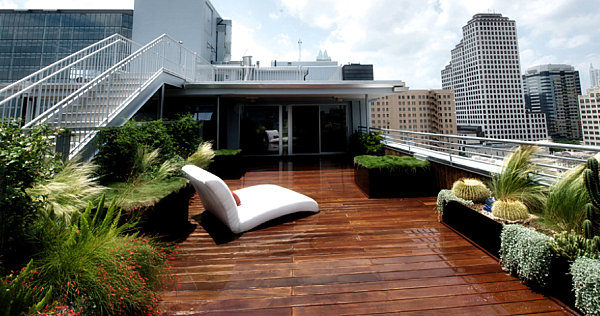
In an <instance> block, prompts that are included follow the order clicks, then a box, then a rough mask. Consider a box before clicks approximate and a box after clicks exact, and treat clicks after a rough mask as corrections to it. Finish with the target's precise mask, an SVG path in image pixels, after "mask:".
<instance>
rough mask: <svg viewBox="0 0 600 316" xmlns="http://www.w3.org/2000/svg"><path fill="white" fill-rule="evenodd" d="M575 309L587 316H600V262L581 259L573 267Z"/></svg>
mask: <svg viewBox="0 0 600 316" xmlns="http://www.w3.org/2000/svg"><path fill="white" fill-rule="evenodd" d="M570 272H571V275H572V276H573V290H574V291H575V307H577V308H579V309H580V310H581V311H582V312H583V313H584V314H585V315H600V260H598V259H590V258H585V257H580V258H578V259H577V260H575V262H574V263H573V264H572V265H571V270H570Z"/></svg>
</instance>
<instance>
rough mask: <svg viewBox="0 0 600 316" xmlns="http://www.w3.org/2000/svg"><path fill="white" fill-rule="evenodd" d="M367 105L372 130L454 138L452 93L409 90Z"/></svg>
mask: <svg viewBox="0 0 600 316" xmlns="http://www.w3.org/2000/svg"><path fill="white" fill-rule="evenodd" d="M370 105H371V126H372V127H378V128H389V129H397V130H408V131H415V132H426V133H435V134H452V135H456V116H455V108H454V93H453V91H452V90H408V91H405V92H402V93H399V94H390V95H386V96H383V97H380V98H378V99H377V100H375V101H371V104H370Z"/></svg>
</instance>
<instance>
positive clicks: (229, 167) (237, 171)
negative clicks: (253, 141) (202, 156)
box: [209, 149, 244, 179]
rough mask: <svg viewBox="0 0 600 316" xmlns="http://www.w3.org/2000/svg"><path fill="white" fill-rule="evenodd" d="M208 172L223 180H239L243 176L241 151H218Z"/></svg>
mask: <svg viewBox="0 0 600 316" xmlns="http://www.w3.org/2000/svg"><path fill="white" fill-rule="evenodd" d="M209 170H210V172H212V173H214V174H215V175H217V176H219V177H221V178H224V179H239V178H241V177H242V176H243V175H244V168H243V164H242V150H241V149H218V150H215V157H214V160H213V162H212V163H211V164H210V167H209Z"/></svg>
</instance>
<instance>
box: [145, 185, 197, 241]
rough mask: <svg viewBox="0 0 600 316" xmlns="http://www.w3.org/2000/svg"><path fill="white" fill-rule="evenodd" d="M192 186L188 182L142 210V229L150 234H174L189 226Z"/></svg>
mask: <svg viewBox="0 0 600 316" xmlns="http://www.w3.org/2000/svg"><path fill="white" fill-rule="evenodd" d="M194 192H195V191H194V188H193V187H192V185H190V184H189V183H188V184H186V185H185V186H184V187H183V188H181V189H179V190H178V191H175V192H172V193H171V194H169V195H167V196H165V197H164V198H163V199H162V200H160V201H158V202H157V203H156V204H154V205H152V206H149V207H147V208H146V209H145V210H144V213H143V216H142V219H141V221H140V224H141V226H142V231H143V232H144V233H147V234H152V235H157V234H158V235H162V236H176V235H178V234H180V233H183V232H184V231H186V230H187V229H188V228H189V227H190V225H191V224H190V222H189V218H188V209H189V202H190V198H191V197H192V195H193V194H194Z"/></svg>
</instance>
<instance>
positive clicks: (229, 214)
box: [182, 165, 319, 234]
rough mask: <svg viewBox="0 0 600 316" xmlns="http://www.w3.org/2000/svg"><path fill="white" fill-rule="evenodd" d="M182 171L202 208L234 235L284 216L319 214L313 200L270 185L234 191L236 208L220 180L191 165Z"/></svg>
mask: <svg viewBox="0 0 600 316" xmlns="http://www.w3.org/2000/svg"><path fill="white" fill-rule="evenodd" d="M182 169H183V171H184V172H185V173H186V175H187V177H188V179H189V180H190V182H191V183H192V185H193V186H194V188H195V189H196V192H197V193H198V195H199V196H200V199H201V200H202V203H203V204H204V207H205V208H206V209H207V210H208V211H210V212H211V213H213V214H214V215H215V216H216V217H217V218H219V220H221V221H222V222H223V223H224V224H225V225H227V226H228V227H229V229H231V231H232V232H234V233H236V234H239V233H241V232H244V231H248V230H250V229H252V228H254V227H256V226H258V225H260V224H262V223H264V222H267V221H269V220H272V219H275V218H278V217H280V216H283V215H287V214H291V213H296V212H303V211H307V212H314V213H316V212H318V211H319V206H318V204H317V202H315V200H313V199H311V198H309V197H308V196H306V195H303V194H300V193H298V192H295V191H292V190H289V189H286V188H283V187H280V186H277V185H273V184H263V185H255V186H251V187H247V188H243V189H240V190H236V191H234V192H235V193H236V194H237V195H238V196H239V198H240V200H241V201H242V205H240V206H237V205H236V202H235V200H234V198H233V196H232V194H231V191H230V190H229V187H227V184H226V183H225V182H223V180H221V179H220V178H219V177H217V176H215V175H214V174H212V173H210V172H208V171H206V170H203V169H201V168H198V167H196V166H194V165H186V166H184V167H183V168H182Z"/></svg>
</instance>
